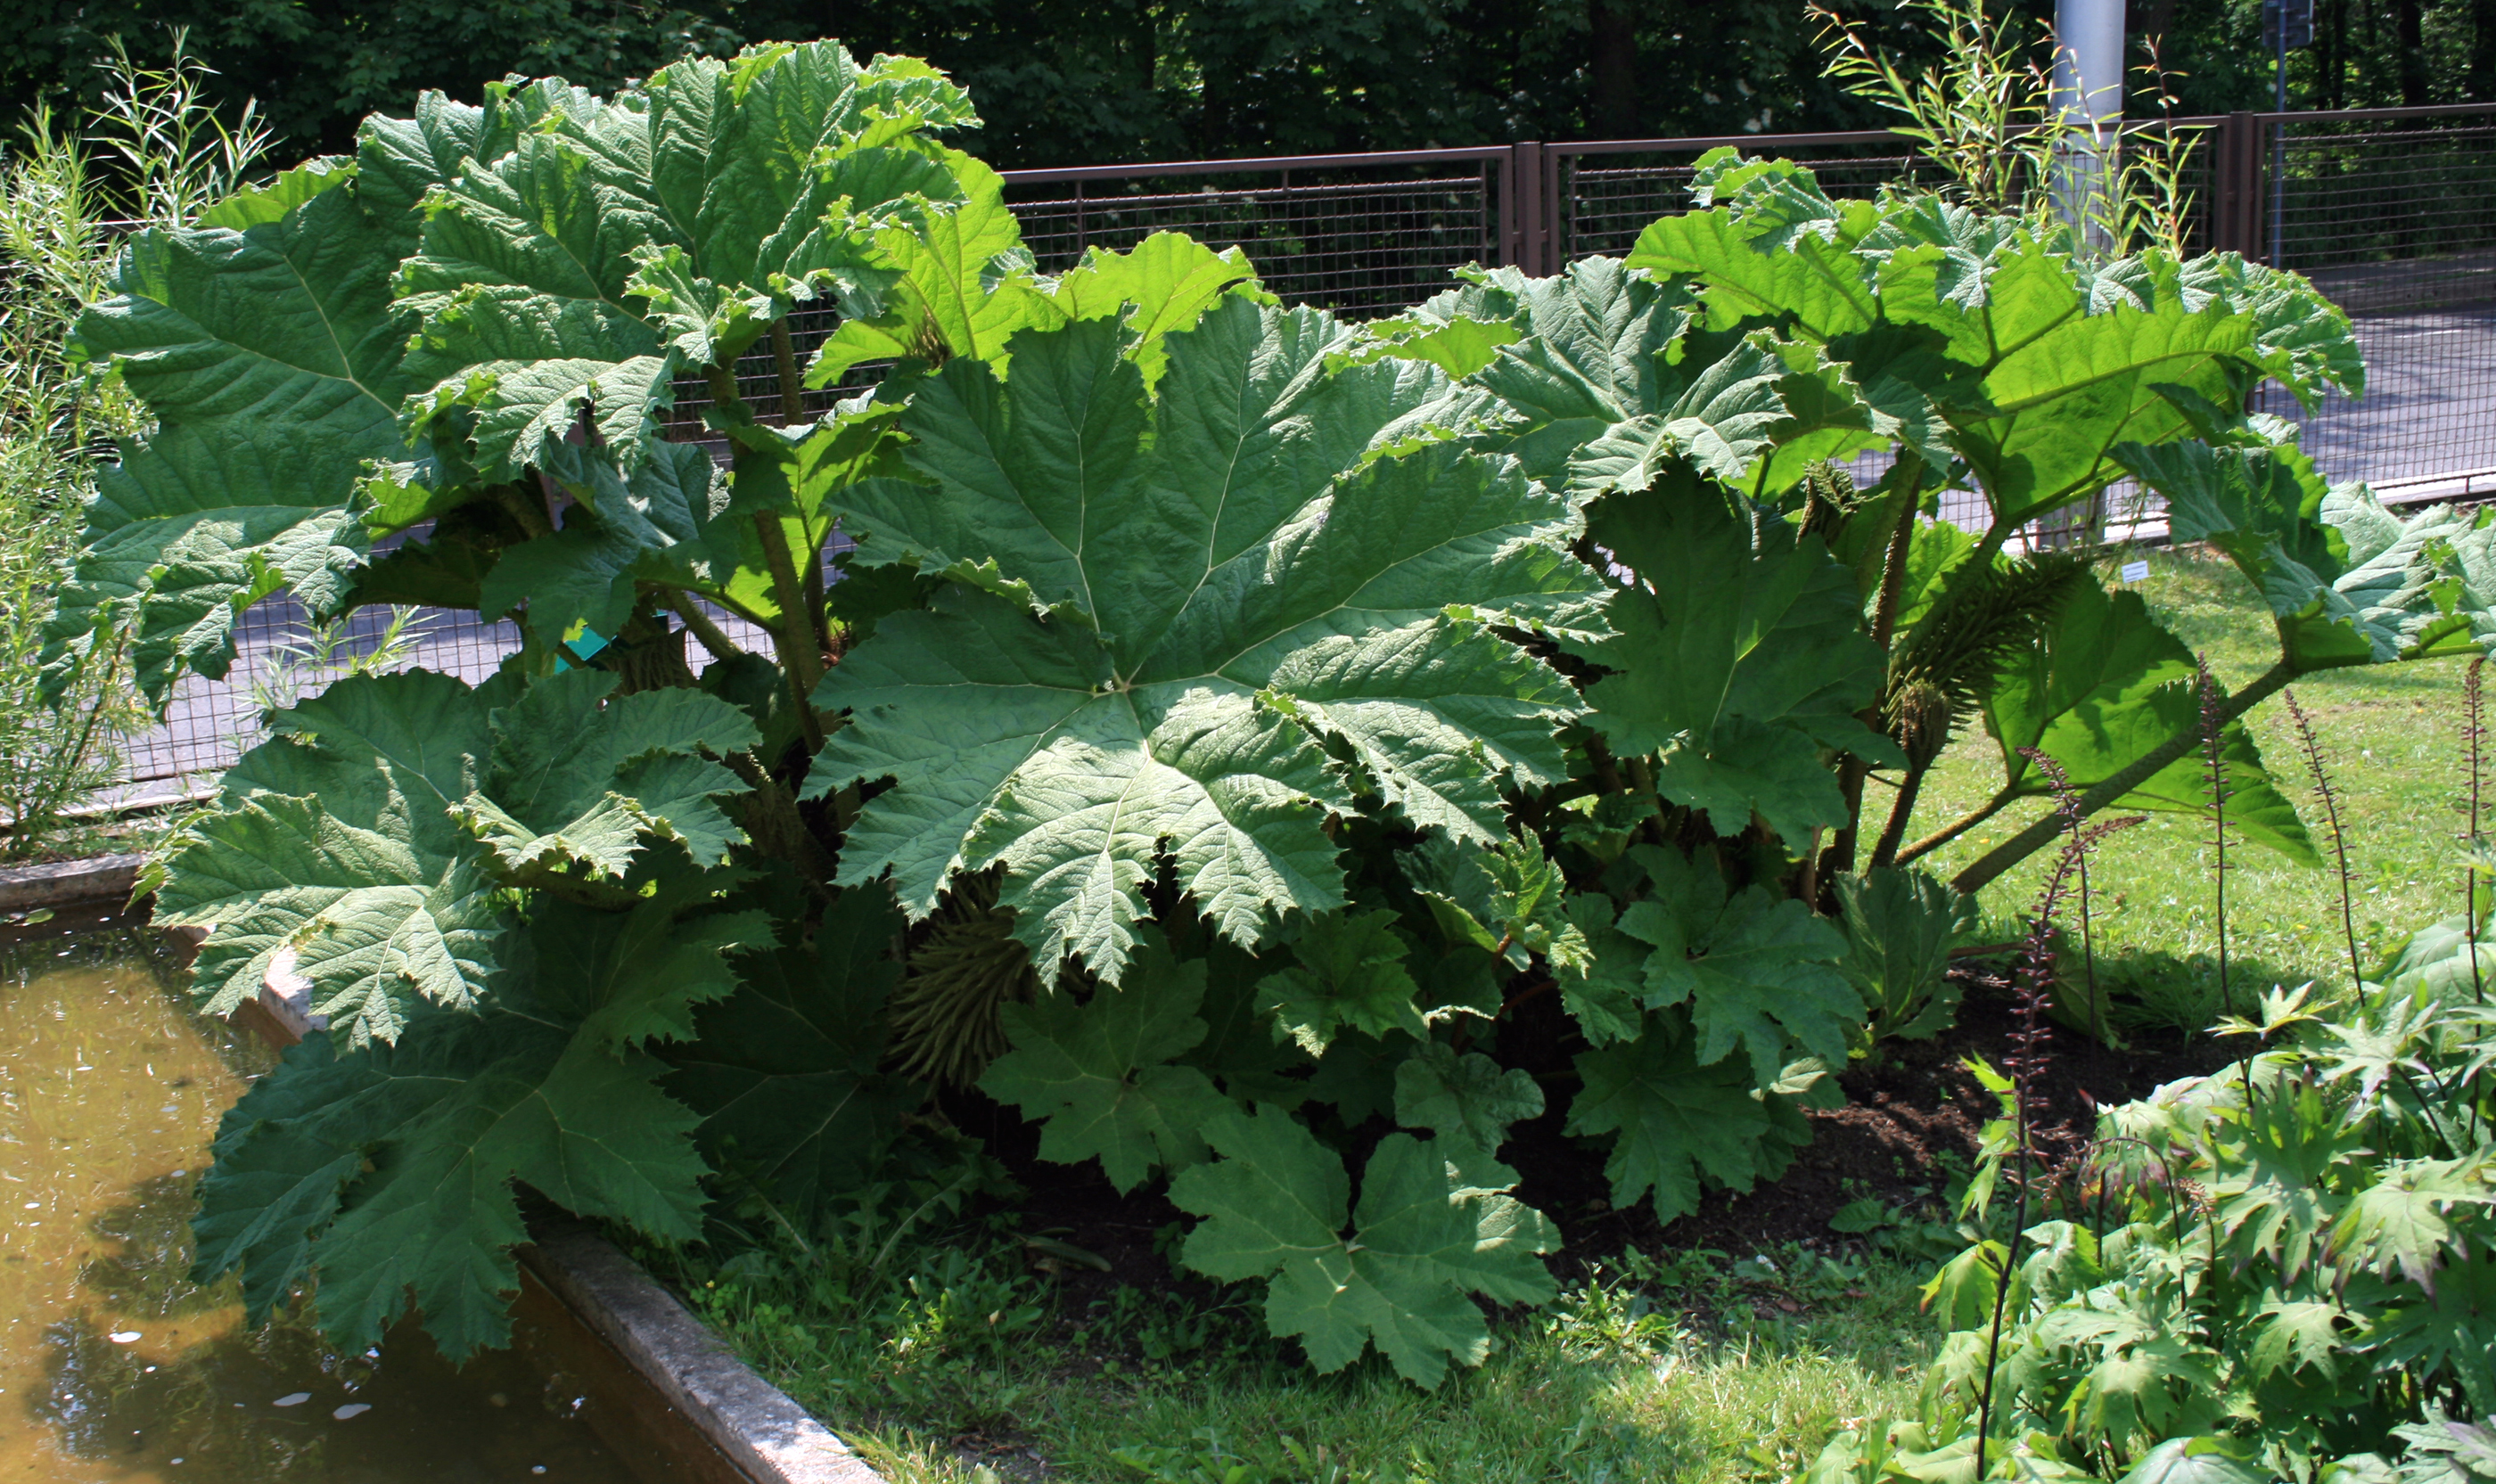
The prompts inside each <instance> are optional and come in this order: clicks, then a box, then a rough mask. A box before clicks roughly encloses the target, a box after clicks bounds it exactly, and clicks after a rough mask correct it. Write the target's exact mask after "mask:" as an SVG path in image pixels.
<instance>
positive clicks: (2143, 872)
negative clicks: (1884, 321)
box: [1917, 550, 2496, 1030]
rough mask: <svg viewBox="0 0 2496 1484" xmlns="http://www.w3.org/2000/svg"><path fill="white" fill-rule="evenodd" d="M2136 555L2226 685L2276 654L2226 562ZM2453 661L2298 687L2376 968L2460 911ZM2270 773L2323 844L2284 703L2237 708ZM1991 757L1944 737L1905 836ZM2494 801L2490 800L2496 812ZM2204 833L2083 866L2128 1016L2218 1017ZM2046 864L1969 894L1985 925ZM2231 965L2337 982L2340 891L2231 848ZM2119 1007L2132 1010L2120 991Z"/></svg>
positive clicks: (2164, 835) (1986, 749) (2254, 605)
mask: <svg viewBox="0 0 2496 1484" xmlns="http://www.w3.org/2000/svg"><path fill="white" fill-rule="evenodd" d="M2133 557H2138V558H2145V559H2146V560H2147V561H2148V563H2149V575H2148V577H2147V578H2146V579H2145V580H2144V581H2141V582H2139V583H2137V584H2135V586H2136V588H2137V590H2138V591H2139V592H2140V593H2141V595H2142V596H2143V597H2144V598H2145V599H2146V600H2147V601H2148V603H2149V606H2150V609H2151V611H2152V612H2154V613H2155V614H2157V616H2158V617H2159V618H2160V619H2161V620H2162V621H2163V622H2164V623H2166V624H2167V626H2168V628H2169V629H2170V630H2172V631H2173V632H2174V634H2176V635H2177V636H2178V637H2179V638H2181V639H2182V640H2183V641H2184V642H2185V643H2186V644H2188V645H2190V646H2192V647H2193V648H2194V649H2196V650H2198V651H2200V652H2202V653H2204V654H2206V655H2207V656H2208V657H2209V661H2210V665H2211V667H2212V668H2213V669H2214V670H2215V671H2216V672H2217V673H2218V676H2219V679H2220V682H2221V683H2222V684H2225V685H2230V686H2235V685H2241V684H2243V683H2244V682H2246V681H2248V680H2251V679H2253V678H2255V677H2256V676H2258V675H2260V674H2261V673H2262V671H2263V670H2264V669H2267V668H2268V667H2269V666H2270V665H2271V664H2272V663H2273V662H2274V661H2275V660H2276V659H2277V658H2278V650H2277V648H2276V646H2275V644H2274V641H2273V640H2272V637H2271V630H2270V626H2269V621H2268V617H2267V614H2266V612H2265V611H2264V610H2263V609H2262V605H2261V604H2260V603H2259V602H2258V601H2257V600H2256V598H2255V596H2254V594H2253V591H2252V589H2251V588H2250V587H2249V586H2248V585H2247V584H2246V582H2245V581H2244V579H2243V578H2242V577H2240V576H2239V575H2237V573H2236V572H2235V570H2234V569H2233V568H2232V567H2231V566H2229V565H2228V564H2227V562H2226V561H2225V560H2224V559H2222V558H2220V557H2218V556H2216V555H2214V554H2210V553H2206V552H2201V551H2199V550H2188V551H2165V550H2159V551H2149V552H2139V553H2131V554H2128V557H2127V559H2130V558H2133ZM2466 663H2467V662H2465V661H2463V660H2459V659H2450V660H2435V661H2427V662H2422V663H2419V664H2414V665H2380V666H2372V667H2365V668H2352V669H2343V670H2329V671H2324V672H2323V673H2321V674H2317V675H2314V676H2311V677H2309V678H2307V679H2305V680H2302V681H2299V682H2298V683H2297V684H2296V685H2295V686H2294V687H2293V689H2294V690H2295V692H2296V696H2297V700H2298V702H2299V703H2300V704H2301V705H2303V706H2304V707H2305V710H2306V714H2307V716H2308V717H2310V718H2311V719H2312V720H2313V722H2314V726H2315V729H2316V732H2317V733H2318V735H2320V737H2321V738H2322V741H2323V748H2324V757H2325V759H2326V761H2327V763H2328V765H2329V767H2330V769H2331V776H2332V780H2333V783H2334V785H2335V787H2336V788H2338V790H2339V792H2340V811H2341V813H2340V818H2341V822H2342V824H2343V826H2344V828H2345V829H2346V830H2347V832H2348V838H2349V864H2350V869H2351V871H2352V873H2353V874H2354V876H2355V877H2356V929H2357V945H2358V948H2359V950H2360V952H2361V954H2362V955H2364V957H2365V958H2366V961H2367V969H2368V971H2369V972H2370V973H2371V972H2373V971H2374V970H2375V969H2376V968H2377V967H2379V965H2380V962H2381V960H2382V959H2383V958H2384V957H2385V956H2386V955H2388V954H2390V953H2392V952H2394V951H2396V950H2397V949H2398V948H2399V947H2400V945H2401V943H2403V942H2404V941H2405V940H2406V939H2407V938H2408V936H2409V935H2410V934H2411V933H2413V932H2415V931H2417V930H2418V928H2420V927H2423V926H2425V925H2426V924H2428V923H2430V922H2433V921H2435V920H2436V919H2438V918H2440V917H2447V916H2451V915H2454V914H2455V913H2457V912H2460V911H2461V906H2462V875H2461V867H2460V865H2459V836H2460V834H2461V832H2462V828H2463V825H2462V814H2461V801H2462V800H2463V799H2464V798H2465V797H2466V789H2467V788H2468V781H2467V780H2468V766H2467V764H2466V762H2465V761H2464V756H2465V755H2464V753H2463V750H2462V741H2461V707H2462V700H2461V686H2462V669H2463V666H2464V665H2465V664H2466ZM2248 721H2249V725H2250V726H2251V727H2252V728H2253V733H2254V738H2255V741H2256V742H2257V743H2258V744H2259V745H2260V747H2261V749H2262V760H2263V762H2264V764H2265V765H2266V766H2267V767H2268V769H2269V771H2270V774H2271V777H2272V779H2273V780H2274V781H2275V782H2276V783H2277V784H2278V785H2279V787H2280V789H2281V791H2282V792H2284V793H2286V794H2287V795H2288V796H2289V797H2290V798H2291V799H2292V800H2293V801H2294V802H2295V804H2296V807H2297V810H2298V812H2299V813H2300V814H2301V815H2303V816H2304V817H2305V818H2306V821H2307V825H2308V827H2309V829H2310V830H2312V831H2313V833H2314V836H2315V844H2316V846H2317V848H2318V849H2321V850H2324V853H2325V854H2326V856H2327V854H2328V851H2329V846H2328V843H2327V841H2326V840H2325V839H2324V830H2323V818H2322V811H2321V809H2320V807H2319V806H2318V805H2317V804H2316V803H2315V800H2314V794H2313V789H2312V787H2311V785H2310V783H2309V781H2308V778H2309V775H2308V774H2307V771H2306V766H2305V761H2304V758H2303V757H2302V755H2301V754H2300V753H2299V751H2298V748H2297V742H2296V731H2295V727H2294V724H2293V723H2292V722H2291V721H2290V719H2289V714H2288V706H2287V704H2286V702H2285V701H2283V700H2282V699H2281V698H2280V697H2279V696H2271V697H2270V698H2269V699H2267V700H2264V701H2263V702H2262V704H2260V705H2258V706H2256V707H2255V708H2254V710H2253V712H2252V714H2251V716H2250V717H2249V718H2248ZM2001 782H2002V764H2001V753H2000V751H1999V749H1997V748H1996V747H1995V746H1994V743H1993V739H1992V738H1990V737H1987V736H1985V735H1984V733H1983V730H1982V728H1981V727H1977V728H1975V729H1974V732H1973V734H1972V735H1964V736H1961V737H1960V738H1959V739H1958V740H1957V741H1956V742H1954V743H1953V744H1952V745H1951V747H1950V752H1949V753H1948V754H1947V755H1946V756H1945V757H1944V758H1943V761H1942V762H1941V764H1940V765H1939V766H1938V767H1936V768H1935V769H1934V771H1933V774H1932V776H1931V777H1930V778H1929V779H1928V780H1927V781H1926V783H1925V787H1924V791H1923V797H1922V800H1921V807H1919V809H1918V811H1917V815H1918V818H1917V832H1918V833H1922V832H1923V831H1925V830H1929V829H1933V828H1937V827H1939V826H1940V825H1941V824H1943V823H1945V822H1947V821H1948V820H1950V819H1954V818H1956V817H1958V816H1959V815H1961V814H1963V813H1965V812H1967V811H1968V810H1971V809H1974V808H1976V807H1978V806H1979V805H1981V804H1982V803H1983V802H1984V800H1986V799H1987V798H1989V797H1991V796H1992V794H1993V791H1994V789H1996V788H1999V787H2000V786H2001ZM2046 807H2047V806H2046V805H2045V804H2044V801H2042V800H2041V801H2037V802H2033V803H2022V804H2019V805H2015V806H2013V807H2012V808H2010V809H2006V810H2004V811H2003V812H2002V813H2001V814H1999V815H1997V816H1995V817H1994V818H1993V819H1990V820H1988V821H1986V823H1985V824H1983V825H1981V826H1980V827H1979V828H1977V829H1976V830H1973V831H1971V832H1970V833H1969V834H1967V835H1964V836H1961V837H1960V838H1959V839H1957V840H1954V841H1952V842H1951V843H1950V845H1948V846H1945V847H1943V848H1942V849H1940V850H1935V851H1934V852H1933V853H1932V854H1931V855H1929V856H1926V857H1925V858H1924V861H1925V863H1926V864H1928V865H1930V866H1931V867H1933V868H1934V869H1935V870H1936V871H1938V872H1939V873H1940V874H1941V875H1943V876H1945V877H1947V876H1948V875H1950V873H1952V872H1954V871H1956V870H1958V869H1959V868H1960V867H1961V866H1964V865H1966V864H1967V863H1968V862H1970V861H1973V860H1975V859H1976V858H1977V857H1978V856H1980V855H1981V854H1982V853H1983V852H1984V851H1985V850H1987V849H1989V848H1990V847H1991V846H1993V845H1995V844H1997V843H1999V842H2000V841H2002V840H2005V839H2007V838H2009V837H2010V836H2011V835H2012V834H2013V833H2015V832H2016V831H2017V830H2018V829H2019V828H2021V827H2022V826H2024V825H2026V824H2027V823H2028V822H2029V821H2030V820H2031V819H2036V818H2037V817H2038V816H2039V815H2041V814H2044V812H2045V809H2046ZM2491 813H2496V811H2491ZM2210 858H2211V847H2210V827H2209V823H2208V821H2207V820H2206V819H2195V818H2190V817H2186V816H2182V815H2171V814H2161V815H2152V816H2150V817H2149V820H2148V822H2147V823H2144V824H2140V825H2137V826H2135V827H2134V828H2133V829H2131V830H2128V831H2126V832H2124V833H2122V834H2119V835H2117V836H2115V837H2114V838H2113V839H2111V840H2109V841H2108V842H2106V846H2105V847H2104V849H2103V850H2100V851H2099V853H2098V854H2097V856H2096V857H2095V858H2094V859H2093V861H2092V862H2091V864H2090V868H2089V882H2090V887H2091V890H2092V897H2091V909H2092V911H2091V917H2092V923H2093V926H2094V928H2095V930H2096V935H2097V947H2098V970H2099V977H2100V982H2101V984H2102V985H2105V986H2106V987H2108V989H2109V991H2110V995H2111V997H2112V998H2113V999H2114V1000H2115V1001H2116V1002H2117V1003H2118V1004H2119V1005H2121V1006H2122V1009H2123V1011H2124V1012H2125V1013H2128V1014H2130V1015H2133V1016H2136V1017H2139V1018H2141V1019H2146V1020H2151V1021H2157V1022H2161V1023H2167V1024H2172V1025H2175V1026H2177V1027H2178V1028H2183V1029H2196V1030H2198V1029H2200V1028H2201V1027H2204V1026H2207V1025H2208V1024H2209V1023H2210V1022H2211V1021H2212V1020H2213V1019H2215V1018H2216V1016H2217V1013H2218V974H2217V947H2218V932H2217V926H2216V917H2215V914H2214V912H2213V906H2212V894H2211V873H2210ZM2050 865H2051V859H2050V853H2049V852H2044V851H2041V852H2039V853H2038V854H2036V855H2032V856H2030V857H2029V858H2028V859H2027V860H2026V861H2024V862H2022V863H2021V864H2020V865H2019V866H2018V867H2016V868H2014V869H2012V870H2011V871H2009V872H2006V873H2005V874H2004V875H2003V876H2002V877H2001V879H1999V880H1998V881H1994V882H1993V883H1992V884H1991V885H1990V886H1988V887H1986V888H1985V889H1984V891H1983V892H1982V893H1981V901H1982V903H1983V905H1984V908H1985V915H1986V918H1987V920H1988V921H1992V922H2000V923H2003V924H2005V925H2006V926H2005V928H2004V930H2003V933H2002V936H2004V937H2010V936H2013V930H2012V929H2010V928H2009V927H2008V924H2009V923H2010V922H2011V920H2012V919H2013V918H2015V917H2017V916H2018V914H2019V913H2020V912H2023V911H2024V910H2025V909H2026V906H2027V904H2028V903H2029V901H2030V900H2031V899H2032V898H2033V897H2034V896H2035V895H2036V891H2037V887H2038V883H2039V882H2040V881H2041V880H2042V879H2043V878H2044V874H2045V872H2046V870H2047V869H2048V868H2049V867H2050ZM2228 867H2229V869H2228V878H2229V879H2228V945H2229V954H2230V958H2231V969H2230V975H2231V982H2232V983H2233V984H2234V985H2235V986H2236V987H2237V988H2238V989H2240V990H2241V989H2243V988H2245V987H2246V986H2249V985H2250V986H2252V987H2253V988H2254V989H2256V990H2259V989H2262V988H2266V987H2268V986H2270V985H2271V984H2274V983H2285V984H2289V985H2295V984H2299V983H2302V982H2304V981H2305V980H2307V979H2310V978H2311V979H2320V980H2322V981H2323V983H2324V985H2325V986H2326V987H2327V986H2331V985H2345V984H2346V983H2347V982H2348V976H2349V974H2348V950H2347V948H2346V946H2345V945H2344V943H2343V942H2342V937H2341V928H2340V896H2339V890H2338V887H2337V885H2336V883H2335V882H2334V881H2333V879H2332V874H2331V872H2330V871H2329V870H2327V869H2325V870H2316V869H2314V868H2312V867H2307V866H2299V865H2296V864H2294V863H2293V862H2291V861H2289V860H2288V859H2286V858H2285V857H2283V856H2281V855H2279V854H2277V853H2275V852H2273V851H2269V850H2262V849H2261V848H2259V847H2254V846H2250V845H2242V846H2240V845H2239V844H2238V843H2237V842H2236V841H2234V840H2231V841H2230V842H2229V845H2228ZM2126 1001H2129V1004H2124V1003H2123V1002H2126Z"/></svg>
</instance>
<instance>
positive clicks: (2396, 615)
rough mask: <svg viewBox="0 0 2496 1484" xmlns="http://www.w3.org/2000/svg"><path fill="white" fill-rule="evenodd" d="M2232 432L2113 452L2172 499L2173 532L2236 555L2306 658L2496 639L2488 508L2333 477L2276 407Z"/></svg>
mask: <svg viewBox="0 0 2496 1484" xmlns="http://www.w3.org/2000/svg"><path fill="white" fill-rule="evenodd" d="M2188 405H2190V404H2188ZM2230 433H2231V438H2232V441H2231V442H2230V443H2226V444H2222V445H2219V446H2213V445H2211V444H2207V443H2200V442H2186V443H2175V444H2167V445H2161V446H2156V447H2150V446H2144V445H2126V446H2124V447H2122V448H2117V449H2115V457H2116V458H2118V459H2119V460H2121V461H2122V463H2123V464H2124V467H2125V468H2127V469H2129V470H2130V471H2132V473H2133V474H2135V475H2136V476H2137V477H2138V478H2139V479H2140V481H2141V482H2142V483H2144V484H2146V485H2148V486H2149V487H2150V488H2151V489H2153V490H2156V491H2157V492H2158V493H2159V494H2160V495H2162V496H2164V497H2165V498H2166V500H2167V508H2168V525H2169V528H2170V529H2171V531H2172V532H2173V534H2174V536H2175V539H2176V540H2178V541H2205V542H2207V543H2209V544H2210V545H2212V546H2215V547H2217V548H2218V549H2219V550H2221V551H2223V552H2225V553H2226V554H2227V556H2228V558H2229V560H2231V561H2232V562H2233V563H2234V564H2235V565H2236V569H2237V571H2239V572H2242V573H2243V574H2244V576H2245V580H2246V581H2248V582H2250V583H2252V584H2253V586H2254V588H2255V590H2256V591H2257V592H2259V593H2260V594H2261V595H2262V601H2263V603H2265V604H2266V605H2267V606H2268V607H2269V608H2270V610H2271V614H2272V618H2273V622H2274V623H2275V625H2276V626H2277V628H2278V631H2279V642H2280V652H2281V657H2282V658H2283V659H2284V660H2286V661H2287V662H2288V664H2289V665H2292V666H2293V667H2294V668H2295V669H2296V670H2297V671H2299V672H2300V673H2301V672H2305V671H2310V670H2317V669H2325V668H2330V667H2333V666H2337V665H2380V664H2384V663H2386V662H2387V661H2392V660H2408V659H2417V658H2419V657H2422V656H2427V655H2436V654H2449V653H2468V652H2471V651H2473V650H2475V649H2478V648H2480V647H2482V646H2484V645H2485V644H2486V643H2487V642H2488V641H2489V640H2490V639H2496V619H2491V616H2490V602H2489V600H2490V599H2491V598H2496V584H2491V580H2490V579H2491V577H2496V559H2491V555H2492V554H2496V537H2491V536H2490V535H2489V534H2488V533H2487V524H2486V522H2485V521H2484V520H2483V519H2480V518H2475V517H2473V516H2471V515H2467V514H2463V513H2461V512H2457V511H2454V510H2450V509H2449V508H2436V509H2431V510H2424V511H2421V512H2418V514H2415V515H2412V516H2410V517H2408V518H2406V519H2403V518H2401V517H2398V516H2395V515H2393V514H2392V513H2391V512H2389V511H2388V510H2385V509H2384V508H2383V505H2382V503H2381V502H2380V501H2378V500H2377V499H2376V498H2375V495H2374V493H2373V491H2371V490H2369V489H2368V488H2366V487H2365V486H2364V485H2362V484H2346V485H2341V486H2339V487H2337V488H2331V487H2326V486H2325V484H2324V479H2323V476H2322V475H2321V473H2320V472H2318V471H2317V470H2316V469H2315V467H2314V462H2313V460H2312V459H2310V458H2308V457H2307V456H2306V455H2305V453H2304V451H2303V450H2302V449H2300V448H2297V447H2296V446H2295V444H2294V443H2293V442H2291V441H2289V434H2290V430H2289V429H2288V428H2286V427H2285V426H2281V425H2277V424H2274V423H2272V422H2271V421H2270V419H2266V418H2257V419H2255V420H2254V422H2253V423H2251V424H2247V425H2242V426H2240V427H2238V428H2235V429H2233V430H2230Z"/></svg>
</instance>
